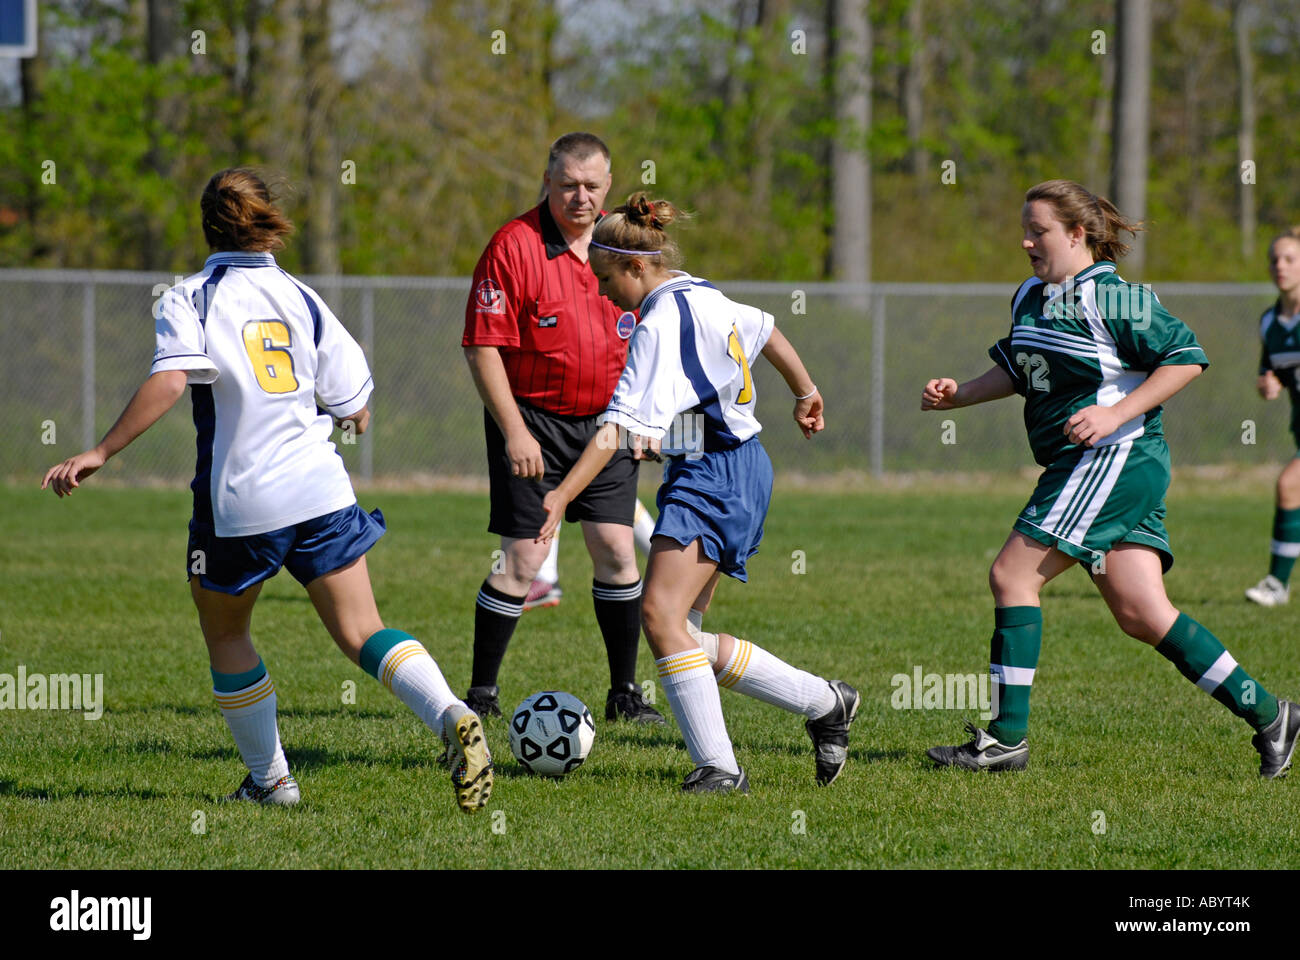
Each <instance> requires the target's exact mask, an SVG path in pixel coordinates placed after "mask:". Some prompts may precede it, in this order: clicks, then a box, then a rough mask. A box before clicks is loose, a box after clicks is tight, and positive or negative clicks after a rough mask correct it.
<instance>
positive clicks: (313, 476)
mask: <svg viewBox="0 0 1300 960" xmlns="http://www.w3.org/2000/svg"><path fill="white" fill-rule="evenodd" d="M154 320H155V322H156V332H157V350H156V352H155V353H154V359H153V367H152V369H151V371H150V372H151V374H152V373H158V372H159V371H162V370H184V371H186V373H187V374H188V375H189V383H190V388H191V392H192V396H193V402H194V424H195V427H196V428H197V429H198V461H197V465H196V468H195V476H194V482H193V483H192V484H191V488H192V489H193V490H194V521H195V522H196V523H198V524H202V525H207V526H210V527H212V528H213V529H214V531H215V535H216V536H217V537H247V536H251V535H253V534H261V533H266V532H269V531H272V530H278V529H280V528H283V527H288V526H292V525H293V524H297V523H300V522H302V521H305V520H310V519H313V518H316V517H320V516H323V515H325V514H329V513H333V512H335V511H338V510H341V509H343V508H345V507H348V506H349V505H351V504H355V503H356V495H355V494H354V493H353V491H352V483H351V481H350V480H349V479H348V474H347V470H346V468H345V467H344V465H343V460H342V458H341V457H340V456H339V455H338V452H337V451H336V450H335V448H334V444H333V442H331V440H330V434H331V433H332V431H333V420H332V417H346V416H348V415H350V414H353V413H356V412H358V411H359V410H361V409H362V408H363V407H364V406H365V405H366V403H367V401H368V400H369V398H370V393H371V390H372V387H373V383H372V380H371V377H370V369H369V367H368V365H367V364H366V358H365V355H364V354H363V353H362V351H361V347H360V346H358V345H357V342H356V341H355V340H354V339H353V338H352V337H351V335H349V334H348V332H347V330H346V329H344V327H343V325H342V324H341V323H340V322H339V321H338V319H337V318H336V317H335V316H334V314H333V313H331V312H330V309H329V308H328V307H327V306H326V305H325V303H324V302H323V301H322V300H321V299H320V297H318V296H317V295H316V293H315V292H314V291H313V290H311V289H310V288H309V287H307V286H305V285H304V284H302V283H299V282H298V281H297V280H295V279H294V278H293V277H291V276H290V275H289V274H288V273H286V272H285V271H284V270H282V269H280V268H279V267H278V266H277V265H276V262H275V258H274V257H273V256H271V254H269V253H243V252H238V253H236V252H230V253H215V254H213V255H212V256H210V257H209V258H208V259H207V261H206V263H204V265H203V269H202V270H201V271H200V272H199V273H196V274H194V275H193V276H191V277H187V278H185V280H183V281H182V282H180V283H178V284H177V285H176V286H174V287H172V288H171V289H170V290H168V291H167V292H166V293H165V294H164V295H163V296H162V297H161V298H160V299H159V301H158V303H157V305H156V306H155V309H154ZM318 398H319V403H320V407H318V406H317V400H318ZM322 408H323V409H322Z"/></svg>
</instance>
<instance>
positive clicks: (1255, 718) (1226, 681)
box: [1156, 613, 1277, 731]
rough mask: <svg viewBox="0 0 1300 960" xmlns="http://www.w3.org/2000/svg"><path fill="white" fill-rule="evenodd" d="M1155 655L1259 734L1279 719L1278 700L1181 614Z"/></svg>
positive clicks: (1218, 643)
mask: <svg viewBox="0 0 1300 960" xmlns="http://www.w3.org/2000/svg"><path fill="white" fill-rule="evenodd" d="M1156 653H1158V654H1160V655H1161V656H1162V657H1165V658H1166V659H1167V660H1169V661H1170V662H1171V663H1173V665H1174V666H1175V667H1177V668H1178V672H1179V673H1181V674H1182V675H1183V676H1184V677H1186V678H1187V679H1188V680H1190V681H1192V683H1194V684H1196V685H1197V686H1198V687H1200V688H1201V689H1202V690H1204V691H1205V692H1206V693H1208V694H1209V695H1210V696H1212V697H1213V698H1214V699H1215V700H1218V701H1219V702H1220V703H1221V704H1223V705H1224V706H1225V707H1227V708H1228V709H1229V710H1231V711H1232V712H1233V713H1234V714H1235V715H1236V716H1238V717H1241V719H1243V720H1245V721H1246V722H1247V723H1249V724H1250V725H1251V726H1252V727H1254V728H1255V730H1256V731H1259V730H1262V729H1264V728H1265V727H1267V726H1268V725H1269V724H1270V723H1272V722H1273V721H1274V720H1275V719H1277V697H1275V696H1273V694H1271V693H1269V692H1268V691H1267V690H1265V689H1264V688H1263V687H1262V686H1260V685H1259V684H1258V683H1256V682H1255V681H1254V680H1253V679H1251V676H1250V674H1248V673H1247V672H1246V671H1245V670H1243V669H1241V667H1239V666H1237V661H1236V660H1234V659H1233V658H1232V654H1230V653H1229V652H1228V651H1227V650H1226V649H1225V648H1224V646H1223V644H1222V643H1220V642H1219V639H1218V638H1217V637H1216V636H1215V635H1214V634H1212V633H1210V631H1209V630H1207V629H1205V627H1203V626H1201V625H1200V624H1199V623H1197V622H1196V621H1195V620H1193V619H1192V618H1191V617H1189V616H1188V615H1187V614H1185V613H1180V614H1178V619H1177V620H1175V621H1174V625H1173V626H1172V627H1170V628H1169V632H1168V633H1167V634H1165V638H1164V639H1163V640H1161V641H1160V643H1159V645H1158V646H1157V647H1156Z"/></svg>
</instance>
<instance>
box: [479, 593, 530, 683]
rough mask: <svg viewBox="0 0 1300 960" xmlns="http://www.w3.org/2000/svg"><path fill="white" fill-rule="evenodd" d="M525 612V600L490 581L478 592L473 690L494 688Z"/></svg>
mask: <svg viewBox="0 0 1300 960" xmlns="http://www.w3.org/2000/svg"><path fill="white" fill-rule="evenodd" d="M523 612H524V597H512V596H510V594H508V593H502V592H501V591H500V590H498V589H496V587H493V586H490V585H489V584H488V582H487V581H486V580H484V581H483V586H481V587H479V588H478V602H477V603H476V604H475V605H474V669H473V671H472V672H471V674H470V681H469V685H470V686H471V687H491V686H495V684H496V682H497V672H498V671H499V670H500V669H501V661H502V660H504V659H505V657H506V647H508V646H510V636H511V634H513V633H514V632H515V624H516V623H518V622H519V617H520V615H521V614H522V613H523Z"/></svg>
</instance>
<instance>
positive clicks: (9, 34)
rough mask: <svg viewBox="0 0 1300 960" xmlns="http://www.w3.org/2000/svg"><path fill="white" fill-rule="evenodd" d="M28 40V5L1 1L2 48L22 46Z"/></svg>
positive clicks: (8, 0) (16, 1)
mask: <svg viewBox="0 0 1300 960" xmlns="http://www.w3.org/2000/svg"><path fill="white" fill-rule="evenodd" d="M26 40H27V4H26V3H25V2H24V0H0V46H6V45H7V46H15V47H17V46H22V45H23V43H25V42H26Z"/></svg>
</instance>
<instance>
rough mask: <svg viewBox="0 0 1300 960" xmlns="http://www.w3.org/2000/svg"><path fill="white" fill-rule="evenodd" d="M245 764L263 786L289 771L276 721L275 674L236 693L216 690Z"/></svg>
mask: <svg viewBox="0 0 1300 960" xmlns="http://www.w3.org/2000/svg"><path fill="white" fill-rule="evenodd" d="M212 695H213V696H214V697H216V700H217V706H219V707H220V708H221V715H222V716H223V717H225V718H226V726H228V727H229V728H230V735H231V736H232V737H234V738H235V746H237V747H238V748H239V755H240V756H241V757H243V759H244V766H246V767H248V771H249V773H251V774H252V775H253V781H254V782H255V783H256V784H257V785H258V786H259V787H269V786H270V785H271V784H273V783H275V781H277V780H279V779H280V778H281V777H283V776H285V775H286V774H288V772H289V761H287V760H286V759H285V758H284V750H283V749H282V748H281V747H280V730H279V728H278V727H277V726H276V722H275V684H273V683H271V675H270V674H269V673H268V674H264V675H263V676H262V679H261V680H258V681H256V682H254V683H251V684H249V685H248V686H246V687H244V689H242V690H236V691H235V692H234V693H221V692H219V691H217V690H213V691H212Z"/></svg>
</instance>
